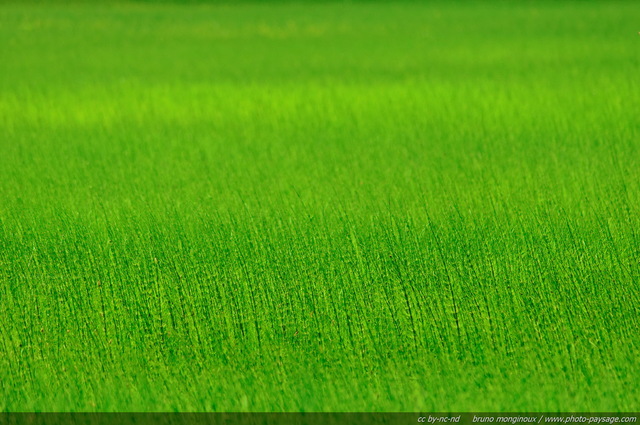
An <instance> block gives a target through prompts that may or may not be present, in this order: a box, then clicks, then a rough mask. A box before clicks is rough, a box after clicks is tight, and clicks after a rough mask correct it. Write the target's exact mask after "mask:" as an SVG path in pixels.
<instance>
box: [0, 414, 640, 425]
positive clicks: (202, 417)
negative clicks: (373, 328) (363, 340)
mask: <svg viewBox="0 0 640 425" xmlns="http://www.w3.org/2000/svg"><path fill="white" fill-rule="evenodd" d="M638 416H639V414H638V413H562V412H558V413H541V412H531V413H522V412H517V413H0V425H67V424H71V425H369V424H371V425H378V424H380V425H382V424H385V425H410V424H418V425H419V424H426V425H443V424H452V425H457V424H462V425H471V424H478V425H480V424H506V425H519V424H523V425H528V424H537V425H542V424H544V425H552V424H585V425H586V424H603V425H604V424H606V425H614V424H638Z"/></svg>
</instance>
